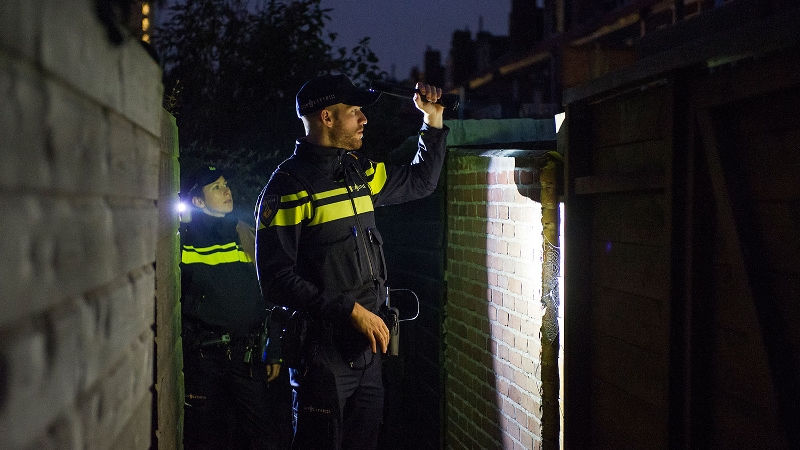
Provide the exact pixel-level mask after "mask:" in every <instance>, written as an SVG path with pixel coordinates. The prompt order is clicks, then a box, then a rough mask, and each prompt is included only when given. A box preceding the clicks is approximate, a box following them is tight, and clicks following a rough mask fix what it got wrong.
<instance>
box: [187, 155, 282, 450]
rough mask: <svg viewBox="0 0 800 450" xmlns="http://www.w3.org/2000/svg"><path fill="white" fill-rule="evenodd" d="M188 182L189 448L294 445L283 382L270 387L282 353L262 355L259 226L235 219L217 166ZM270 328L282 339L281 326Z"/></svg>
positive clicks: (263, 313) (264, 309) (263, 306)
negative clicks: (283, 424) (284, 423)
mask: <svg viewBox="0 0 800 450" xmlns="http://www.w3.org/2000/svg"><path fill="white" fill-rule="evenodd" d="M188 185H189V190H188V196H187V197H188V199H191V202H192V205H193V206H194V210H193V211H194V214H192V220H191V222H189V223H186V224H185V225H184V226H183V227H182V230H181V241H182V252H181V253H182V254H181V288H182V293H181V294H182V297H181V303H182V319H183V351H184V377H185V391H186V402H185V405H186V406H185V408H184V412H185V420H184V442H185V447H186V449H198V448H201V449H230V448H241V449H278V448H286V445H287V444H288V441H289V436H288V435H286V433H284V434H285V436H283V437H282V436H281V433H280V432H279V429H280V421H279V420H278V419H279V417H277V415H279V414H281V410H280V406H281V405H280V403H279V401H278V400H279V399H278V398H276V395H279V394H280V388H279V386H271V385H268V383H269V382H270V381H273V380H275V379H276V378H277V377H278V375H279V373H280V354H279V353H276V354H271V355H266V357H265V358H262V352H263V349H264V340H265V339H266V336H265V335H264V331H265V324H264V321H265V319H266V317H267V307H268V306H269V305H268V304H267V303H266V302H265V301H264V298H263V297H262V295H261V290H260V286H259V284H258V279H257V276H256V270H255V265H254V261H255V260H254V253H255V236H254V234H253V229H252V228H250V227H249V226H247V225H246V224H245V223H244V222H238V223H237V220H236V219H231V218H230V217H229V214H230V213H231V212H232V211H233V198H232V197H231V191H230V189H229V188H228V184H227V180H226V179H225V176H224V175H223V174H222V173H221V172H220V171H218V170H216V168H214V167H203V168H201V169H200V170H198V171H197V172H196V173H195V174H194V175H193V176H192V177H191V178H190V180H189V183H188ZM270 328H271V330H270V331H272V337H273V339H272V341H277V339H278V336H279V330H278V327H276V326H272V327H270ZM271 348H273V349H274V348H275V347H272V346H271ZM270 388H271V389H270ZM288 389H289V388H288V386H287V387H286V390H287V391H286V392H287V394H288ZM283 414H285V415H286V416H287V418H288V415H289V414H290V410H289V408H288V407H287V408H285V410H284V411H283ZM281 440H283V441H285V442H284V443H282V442H281Z"/></svg>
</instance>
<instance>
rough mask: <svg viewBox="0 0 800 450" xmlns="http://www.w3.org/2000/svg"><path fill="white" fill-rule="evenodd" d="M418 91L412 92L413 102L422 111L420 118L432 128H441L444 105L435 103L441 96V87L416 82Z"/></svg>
mask: <svg viewBox="0 0 800 450" xmlns="http://www.w3.org/2000/svg"><path fill="white" fill-rule="evenodd" d="M416 88H417V89H418V90H419V92H418V93H416V94H414V104H416V106H417V109H418V110H420V111H422V115H423V117H422V120H423V121H424V122H425V123H427V124H428V125H429V126H431V127H433V128H442V125H443V122H442V120H443V115H444V106H442V105H440V104H438V103H435V102H436V101H438V100H439V97H441V96H442V89H441V88H437V87H436V86H431V85H429V84H424V83H417V86H416Z"/></svg>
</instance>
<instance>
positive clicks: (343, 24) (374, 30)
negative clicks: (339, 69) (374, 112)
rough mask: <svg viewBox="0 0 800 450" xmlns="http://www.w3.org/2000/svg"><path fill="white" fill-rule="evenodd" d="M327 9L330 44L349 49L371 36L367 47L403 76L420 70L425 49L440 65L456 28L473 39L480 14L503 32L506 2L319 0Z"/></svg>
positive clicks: (497, 31) (496, 30) (491, 28)
mask: <svg viewBox="0 0 800 450" xmlns="http://www.w3.org/2000/svg"><path fill="white" fill-rule="evenodd" d="M321 4H322V6H323V7H324V8H332V9H333V11H331V12H330V16H331V20H330V21H329V22H328V24H327V28H328V31H333V32H336V33H339V37H338V38H337V40H336V42H335V43H334V47H336V48H338V47H348V48H349V47H352V46H353V45H355V44H356V43H358V41H359V40H360V39H361V38H363V37H370V38H371V40H370V48H372V51H373V52H375V54H376V55H377V56H378V58H379V59H380V62H379V64H380V66H381V68H382V69H383V70H385V71H387V72H388V73H389V74H390V75H391V74H392V65H394V66H395V72H394V75H395V76H396V78H398V79H401V80H402V79H405V78H407V77H408V74H409V73H410V72H411V67H412V66H417V67H419V68H420V70H422V69H423V67H422V61H423V56H424V54H425V50H426V49H427V48H428V47H429V46H430V47H431V48H432V49H434V50H439V51H440V52H441V55H442V63H443V64H444V61H445V58H446V57H447V54H448V53H449V51H450V40H451V37H452V34H453V31H455V30H464V29H469V30H470V31H471V32H472V33H473V37H474V35H475V33H476V32H478V29H479V23H480V19H479V18H480V17H481V16H482V17H483V30H484V31H488V32H490V33H492V34H494V35H507V34H508V15H509V13H510V11H511V0H428V1H423V0H322V3H321Z"/></svg>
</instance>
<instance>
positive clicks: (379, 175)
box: [367, 163, 386, 195]
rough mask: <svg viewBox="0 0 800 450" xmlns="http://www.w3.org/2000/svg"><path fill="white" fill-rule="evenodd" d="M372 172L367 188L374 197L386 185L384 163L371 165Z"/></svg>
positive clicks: (368, 173) (368, 172)
mask: <svg viewBox="0 0 800 450" xmlns="http://www.w3.org/2000/svg"><path fill="white" fill-rule="evenodd" d="M372 171H373V172H374V176H373V177H372V179H371V180H370V181H369V188H370V190H371V191H372V194H373V195H374V194H377V193H378V192H380V191H381V189H383V187H384V186H385V185H386V165H385V164H384V163H377V164H375V165H373V169H372ZM367 175H368V176H369V175H370V171H369V170H368V171H367Z"/></svg>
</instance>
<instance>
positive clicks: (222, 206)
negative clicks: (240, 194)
mask: <svg viewBox="0 0 800 450" xmlns="http://www.w3.org/2000/svg"><path fill="white" fill-rule="evenodd" d="M203 197H204V198H200V197H195V198H194V199H193V201H195V205H196V206H197V207H198V208H200V209H202V210H203V212H204V213H206V214H208V215H211V216H215V217H223V216H225V214H228V213H229V212H231V211H233V197H231V190H230V189H229V188H228V182H227V181H225V177H219V178H217V181H214V182H213V183H209V184H207V185H205V186H203Z"/></svg>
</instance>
